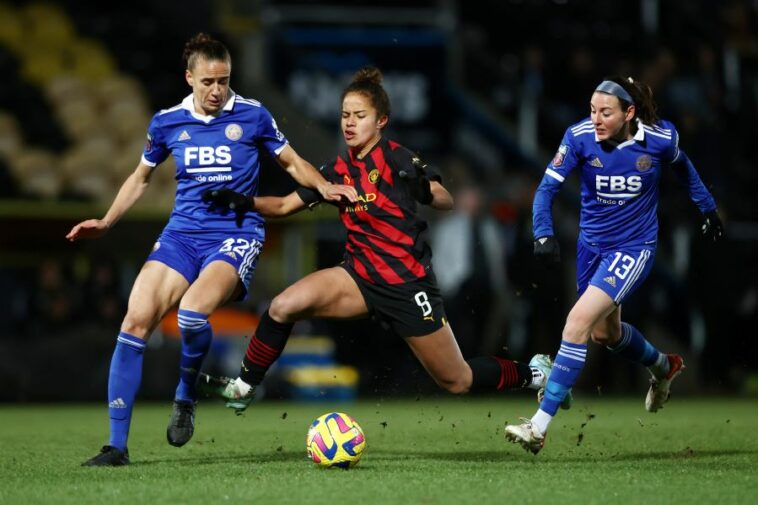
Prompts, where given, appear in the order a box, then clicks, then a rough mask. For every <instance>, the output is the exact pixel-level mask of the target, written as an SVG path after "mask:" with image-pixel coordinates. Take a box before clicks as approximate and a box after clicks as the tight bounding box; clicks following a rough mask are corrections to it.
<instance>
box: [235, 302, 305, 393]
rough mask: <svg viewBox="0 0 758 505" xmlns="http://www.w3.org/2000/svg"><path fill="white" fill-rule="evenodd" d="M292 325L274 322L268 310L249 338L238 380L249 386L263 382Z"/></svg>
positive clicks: (285, 342)
mask: <svg viewBox="0 0 758 505" xmlns="http://www.w3.org/2000/svg"><path fill="white" fill-rule="evenodd" d="M292 326H294V323H279V322H277V321H274V320H273V319H272V318H271V316H270V315H269V313H268V310H267V311H266V313H265V314H263V316H262V317H261V322H260V323H259V324H258V328H257V329H256V330H255V333H254V334H253V336H252V337H250V343H249V344H248V345H247V351H246V352H245V357H244V358H242V367H241V368H240V378H241V379H242V380H243V381H245V382H246V383H248V384H250V385H251V386H257V385H258V384H260V383H261V382H262V381H263V376H264V375H266V372H267V371H268V369H269V368H270V367H271V365H272V364H273V363H274V361H276V360H277V358H278V357H279V355H280V354H281V353H282V350H283V349H284V346H285V345H286V344H287V339H288V338H289V336H290V332H291V331H292Z"/></svg>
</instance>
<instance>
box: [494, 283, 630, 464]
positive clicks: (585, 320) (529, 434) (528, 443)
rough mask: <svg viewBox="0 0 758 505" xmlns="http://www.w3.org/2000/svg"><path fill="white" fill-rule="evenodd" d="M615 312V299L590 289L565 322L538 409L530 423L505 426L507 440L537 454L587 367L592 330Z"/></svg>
mask: <svg viewBox="0 0 758 505" xmlns="http://www.w3.org/2000/svg"><path fill="white" fill-rule="evenodd" d="M615 309H616V306H615V305H614V303H613V299H612V298H611V297H610V296H608V294H606V293H605V292H604V291H603V290H601V289H599V288H597V287H595V286H589V287H588V288H587V290H586V291H585V292H584V293H583V294H582V296H581V297H580V298H579V300H578V301H577V302H576V304H575V305H574V307H573V308H572V309H571V312H569V315H568V317H567V319H566V325H565V326H564V328H563V335H562V338H563V340H562V342H561V347H560V349H559V351H558V354H557V355H556V358H555V361H554V363H553V369H552V371H551V374H550V378H549V379H548V382H547V386H546V387H545V397H544V398H543V400H542V402H541V403H540V408H539V410H537V413H536V414H535V415H534V416H533V417H532V418H531V420H528V419H527V420H526V421H525V422H524V423H523V424H521V425H510V426H506V438H508V439H509V440H511V441H513V442H516V443H519V444H521V445H522V446H523V447H524V448H525V449H527V450H529V451H531V452H533V453H535V454H536V453H537V452H539V450H540V449H541V448H542V445H543V444H544V440H545V433H546V432H547V429H548V426H549V425H550V422H551V421H552V419H553V416H555V414H556V412H557V411H558V407H559V406H560V404H561V402H562V401H563V399H564V398H565V396H566V394H568V391H569V390H570V389H571V388H572V387H573V386H574V383H575V382H576V380H577V379H578V378H579V374H580V373H581V371H582V368H583V367H584V361H585V357H586V355H587V341H588V340H589V338H590V332H591V330H592V328H594V327H595V325H596V324H597V322H598V321H600V320H601V319H603V318H605V317H607V316H608V315H609V314H610V313H611V312H612V311H614V310H615Z"/></svg>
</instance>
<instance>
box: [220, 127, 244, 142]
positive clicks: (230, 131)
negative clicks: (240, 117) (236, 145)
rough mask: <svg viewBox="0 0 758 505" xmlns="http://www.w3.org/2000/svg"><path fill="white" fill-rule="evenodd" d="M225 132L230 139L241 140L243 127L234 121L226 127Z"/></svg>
mask: <svg viewBox="0 0 758 505" xmlns="http://www.w3.org/2000/svg"><path fill="white" fill-rule="evenodd" d="M224 133H225V134H226V138H228V139H229V140H239V139H240V138H241V137H242V127H241V126H240V125H238V124H237V123H232V124H230V125H229V126H227V127H226V130H224Z"/></svg>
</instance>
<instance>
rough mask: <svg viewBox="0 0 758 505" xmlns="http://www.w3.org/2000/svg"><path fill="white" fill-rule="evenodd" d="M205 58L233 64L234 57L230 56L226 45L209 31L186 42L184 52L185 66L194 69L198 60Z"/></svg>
mask: <svg viewBox="0 0 758 505" xmlns="http://www.w3.org/2000/svg"><path fill="white" fill-rule="evenodd" d="M200 58H203V59H205V60H207V61H223V62H226V63H227V64H228V65H229V68H231V66H232V58H231V56H229V51H228V50H227V49H226V46H224V44H222V43H221V42H219V41H218V40H215V39H214V38H212V37H211V36H210V35H208V34H207V33H202V32H201V33H198V34H197V35H195V36H194V37H192V38H191V39H189V40H188V41H187V43H186V44H184V53H183V54H182V59H183V60H184V64H185V68H186V69H187V70H192V69H194V68H195V65H196V64H197V60H198V59H200Z"/></svg>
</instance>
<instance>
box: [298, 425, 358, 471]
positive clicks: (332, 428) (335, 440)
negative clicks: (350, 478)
mask: <svg viewBox="0 0 758 505" xmlns="http://www.w3.org/2000/svg"><path fill="white" fill-rule="evenodd" d="M305 447H306V449H307V450H308V457H309V458H310V459H311V460H312V461H313V462H314V463H316V464H317V465H318V466H320V467H322V468H344V469H348V468H352V467H354V466H355V465H357V464H358V461H359V460H360V459H361V454H363V449H365V448H366V437H365V436H364V435H363V430H362V429H361V427H360V426H359V425H358V423H357V422H356V421H355V419H353V418H352V417H350V416H349V415H347V414H343V413H342V412H329V413H328V414H324V415H323V416H321V417H319V418H317V419H316V420H315V421H313V422H312V423H311V426H310V428H308V436H307V437H306V438H305Z"/></svg>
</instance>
